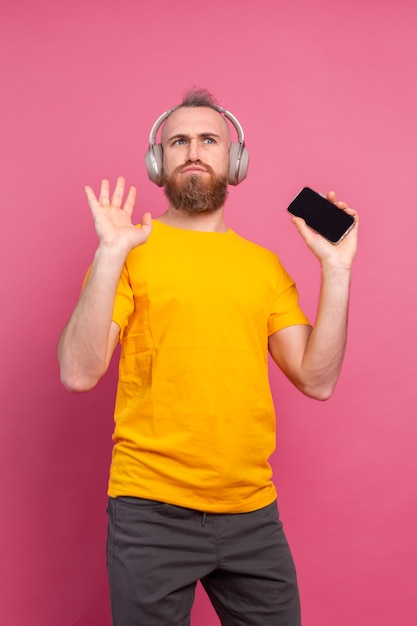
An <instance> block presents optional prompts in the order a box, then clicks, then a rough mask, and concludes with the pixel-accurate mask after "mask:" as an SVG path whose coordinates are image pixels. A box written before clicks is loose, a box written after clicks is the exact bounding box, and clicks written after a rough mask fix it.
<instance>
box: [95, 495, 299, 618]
mask: <svg viewBox="0 0 417 626" xmlns="http://www.w3.org/2000/svg"><path fill="white" fill-rule="evenodd" d="M108 515H109V528H108V542H107V567H108V572H109V581H110V599H111V607H112V615H113V626H188V625H189V624H190V611H191V607H192V604H193V600H194V590H195V586H196V583H197V581H198V580H200V581H201V584H202V585H203V587H204V589H205V590H206V592H207V594H208V596H209V598H210V600H211V602H212V604H213V607H214V609H215V611H216V613H217V614H218V616H219V618H220V621H221V623H222V626H300V623H301V622H300V607H299V597H298V587H297V580H296V573H295V568H294V563H293V559H292V556H291V553H290V550H289V547H288V543H287V540H286V538H285V535H284V532H283V530H282V524H281V522H280V521H279V517H278V511H277V505H276V502H274V503H272V504H270V505H269V506H267V507H265V508H262V509H259V510H258V511H254V512H252V513H239V514H234V515H224V514H212V513H207V514H205V513H201V512H199V511H195V510H192V509H186V508H182V507H178V506H172V505H169V504H164V503H162V502H156V501H153V500H144V499H141V498H131V497H119V498H109V508H108Z"/></svg>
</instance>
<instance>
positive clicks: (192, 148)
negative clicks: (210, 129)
mask: <svg viewBox="0 0 417 626" xmlns="http://www.w3.org/2000/svg"><path fill="white" fill-rule="evenodd" d="M199 159H200V152H199V148H198V141H197V140H195V139H192V140H191V141H190V143H189V144H188V160H189V161H192V162H194V161H199Z"/></svg>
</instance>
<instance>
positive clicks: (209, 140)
mask: <svg viewBox="0 0 417 626" xmlns="http://www.w3.org/2000/svg"><path fill="white" fill-rule="evenodd" d="M205 142H206V143H214V139H213V137H206V138H205Z"/></svg>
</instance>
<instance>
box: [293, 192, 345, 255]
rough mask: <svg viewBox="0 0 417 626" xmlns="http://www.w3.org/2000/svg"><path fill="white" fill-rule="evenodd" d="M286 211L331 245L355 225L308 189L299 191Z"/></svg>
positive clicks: (337, 241)
mask: <svg viewBox="0 0 417 626" xmlns="http://www.w3.org/2000/svg"><path fill="white" fill-rule="evenodd" d="M288 211H289V212H290V213H292V214H293V215H296V216H297V217H302V218H303V219H304V220H305V222H306V224H307V225H308V226H310V228H312V229H313V230H315V231H316V232H317V233H319V234H320V235H322V236H323V237H325V238H326V239H328V240H329V241H330V243H333V244H336V243H339V241H341V240H342V239H343V237H345V236H346V235H347V234H348V232H349V231H350V229H351V228H352V227H353V225H354V224H355V220H354V218H353V217H352V216H351V215H348V214H347V213H345V212H344V211H343V210H341V209H338V208H337V206H336V205H335V204H333V202H330V200H327V198H325V197H324V196H322V195H321V194H319V193H317V192H316V191H313V190H312V189H310V187H304V189H302V190H301V191H300V193H299V194H298V196H296V197H295V198H294V200H293V201H292V202H291V204H290V205H289V206H288Z"/></svg>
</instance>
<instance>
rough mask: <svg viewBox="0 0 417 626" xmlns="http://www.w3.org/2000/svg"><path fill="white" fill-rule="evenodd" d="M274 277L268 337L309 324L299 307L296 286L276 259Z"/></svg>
mask: <svg viewBox="0 0 417 626" xmlns="http://www.w3.org/2000/svg"><path fill="white" fill-rule="evenodd" d="M276 277H277V280H276V287H275V296H274V300H273V303H272V309H271V314H270V317H269V320H268V336H271V335H272V334H273V333H275V332H276V331H277V330H282V329H283V328H286V327H287V326H295V325H297V324H310V322H309V320H308V318H307V317H306V315H305V314H304V312H303V311H302V309H301V307H300V305H299V301H298V300H299V299H298V291H297V288H296V285H295V283H294V281H293V279H292V278H291V276H290V275H289V274H288V273H287V271H286V270H285V268H284V267H283V266H282V265H281V263H280V261H279V259H278V258H276Z"/></svg>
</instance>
